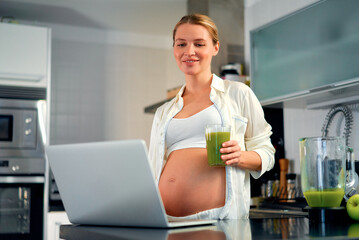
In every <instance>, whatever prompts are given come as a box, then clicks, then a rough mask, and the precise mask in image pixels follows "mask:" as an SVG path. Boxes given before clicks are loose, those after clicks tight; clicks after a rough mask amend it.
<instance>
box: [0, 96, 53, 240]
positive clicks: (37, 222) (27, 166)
mask: <svg viewBox="0 0 359 240" xmlns="http://www.w3.org/2000/svg"><path fill="white" fill-rule="evenodd" d="M45 106H46V101H44V100H32V99H26V100H24V99H22V100H21V99H2V98H0V239H9V240H11V239H17V240H22V239H24V240H25V239H34V240H35V239H36V240H42V239H44V237H43V236H44V226H45V224H44V223H45V220H44V219H45V218H44V216H45V213H46V209H47V208H45V206H46V204H47V202H46V197H45V195H46V189H47V188H46V181H45V179H46V177H47V174H45V173H46V170H45V169H46V161H45V154H44V142H45V133H44V121H45V118H44V113H43V109H45V108H46V107H45Z"/></svg>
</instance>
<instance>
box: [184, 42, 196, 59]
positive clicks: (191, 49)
mask: <svg viewBox="0 0 359 240" xmlns="http://www.w3.org/2000/svg"><path fill="white" fill-rule="evenodd" d="M185 55H186V56H193V55H195V51H194V46H193V45H191V44H190V45H188V46H187V48H186V51H185Z"/></svg>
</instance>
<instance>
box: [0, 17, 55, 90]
mask: <svg viewBox="0 0 359 240" xmlns="http://www.w3.org/2000/svg"><path fill="white" fill-rule="evenodd" d="M50 34H51V30H50V29H49V28H45V27H38V26H27V25H19V24H11V23H0V36H1V37H0V53H1V54H0V85H7V86H21V87H38V88H45V87H46V86H47V84H48V79H49V75H50V64H49V62H50V43H51V40H50V39H51V37H50V36H51V35H50Z"/></svg>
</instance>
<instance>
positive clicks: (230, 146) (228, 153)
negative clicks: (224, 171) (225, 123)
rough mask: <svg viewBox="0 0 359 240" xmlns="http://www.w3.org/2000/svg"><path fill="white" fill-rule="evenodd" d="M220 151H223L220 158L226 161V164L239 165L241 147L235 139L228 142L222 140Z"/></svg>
mask: <svg viewBox="0 0 359 240" xmlns="http://www.w3.org/2000/svg"><path fill="white" fill-rule="evenodd" d="M220 152H221V153H223V154H222V155H221V159H222V160H223V161H224V162H225V163H226V165H231V166H236V167H239V166H240V161H241V152H242V151H241V147H240V146H239V145H238V142H237V141H236V140H230V141H228V142H224V143H223V144H222V148H221V149H220Z"/></svg>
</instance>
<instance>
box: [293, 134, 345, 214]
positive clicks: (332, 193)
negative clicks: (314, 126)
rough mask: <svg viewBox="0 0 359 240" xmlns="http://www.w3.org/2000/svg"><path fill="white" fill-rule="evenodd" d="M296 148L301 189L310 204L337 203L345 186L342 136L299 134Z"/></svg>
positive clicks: (320, 206) (315, 206)
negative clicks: (308, 136) (304, 136)
mask: <svg viewBox="0 0 359 240" xmlns="http://www.w3.org/2000/svg"><path fill="white" fill-rule="evenodd" d="M299 149H300V151H299V154H300V168H301V175H302V178H301V182H302V190H303V194H304V197H305V199H306V201H307V203H308V205H309V207H312V208H333V207H339V206H340V204H341V202H342V200H343V197H344V190H345V174H346V169H345V167H346V147H345V140H344V138H342V137H311V138H302V139H300V141H299Z"/></svg>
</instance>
